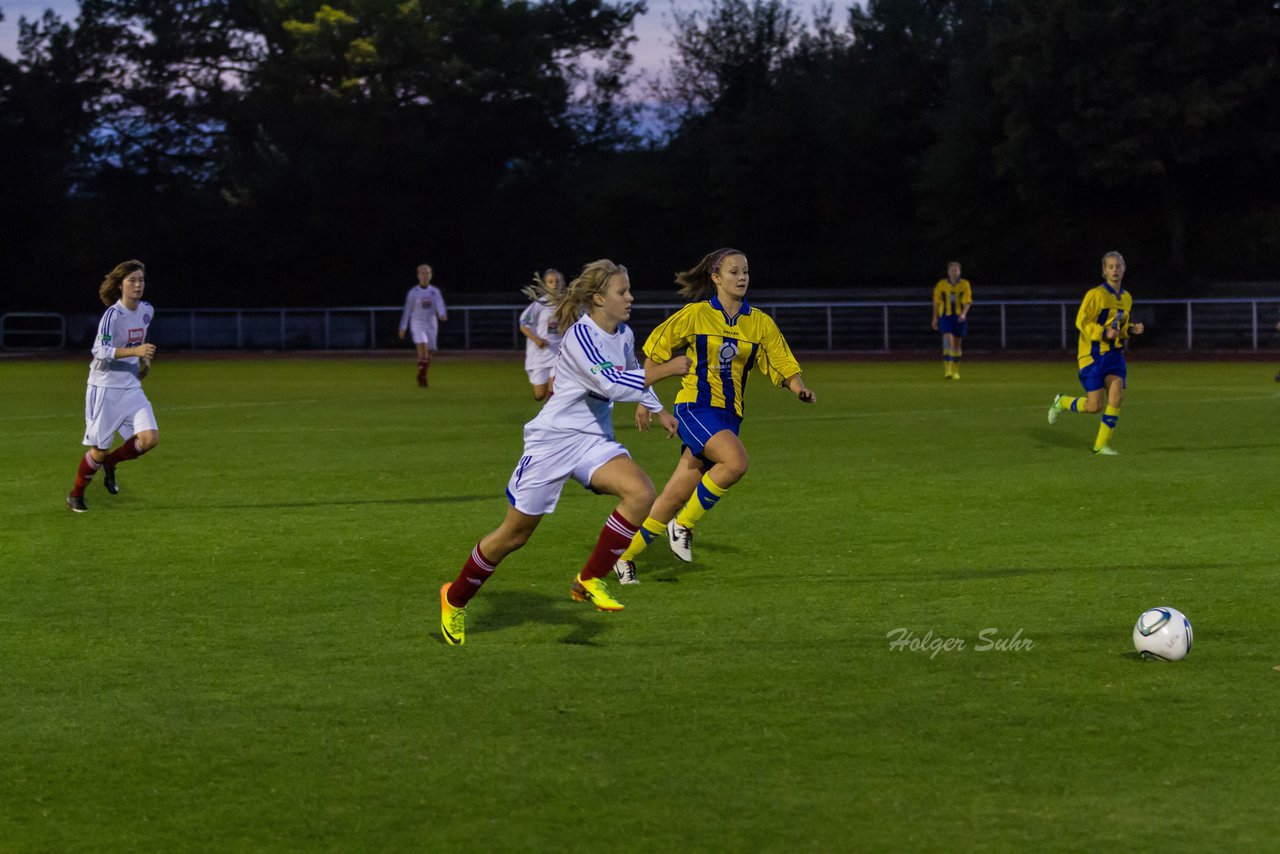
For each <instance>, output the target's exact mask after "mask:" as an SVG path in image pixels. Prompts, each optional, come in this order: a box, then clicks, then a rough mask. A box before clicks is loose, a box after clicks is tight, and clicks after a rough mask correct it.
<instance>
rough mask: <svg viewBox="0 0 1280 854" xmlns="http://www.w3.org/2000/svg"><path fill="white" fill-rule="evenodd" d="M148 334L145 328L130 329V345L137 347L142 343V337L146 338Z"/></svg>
mask: <svg viewBox="0 0 1280 854" xmlns="http://www.w3.org/2000/svg"><path fill="white" fill-rule="evenodd" d="M146 336H147V330H145V329H141V328H139V329H130V330H129V346H130V347H137V346H138V345H139V344H141V343H142V339H144V338H145V337H146Z"/></svg>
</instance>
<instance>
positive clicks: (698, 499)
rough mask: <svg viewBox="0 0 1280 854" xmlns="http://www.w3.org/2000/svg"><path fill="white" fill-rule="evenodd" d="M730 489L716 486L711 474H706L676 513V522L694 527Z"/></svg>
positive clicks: (687, 526)
mask: <svg viewBox="0 0 1280 854" xmlns="http://www.w3.org/2000/svg"><path fill="white" fill-rule="evenodd" d="M728 491H729V490H728V489H727V488H725V487H719V486H716V484H715V481H713V480H712V479H711V475H709V474H704V475H703V476H702V480H700V481H698V488H697V489H695V490H694V491H693V495H690V496H689V501H688V503H686V504H685V505H684V507H683V508H682V509H681V510H680V512H679V513H677V514H676V524H678V525H683V526H684V527H686V528H692V527H693V526H694V525H696V524H698V520H700V519H701V518H702V517H703V516H705V515H707V511H708V510H710V509H711V508H712V507H715V506H716V502H717V501H719V500H720V498H721V497H722V496H723V495H724V494H725V493H726V492H728Z"/></svg>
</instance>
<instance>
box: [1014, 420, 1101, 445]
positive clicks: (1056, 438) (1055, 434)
mask: <svg viewBox="0 0 1280 854" xmlns="http://www.w3.org/2000/svg"><path fill="white" fill-rule="evenodd" d="M1059 426H1061V425H1059ZM1025 433H1026V435H1027V436H1029V437H1030V438H1031V439H1032V440H1033V441H1035V442H1036V443H1037V444H1038V445H1039V446H1040V447H1042V448H1079V447H1081V446H1082V445H1083V444H1084V443H1085V442H1088V441H1089V440H1088V439H1083V438H1081V437H1080V436H1077V435H1075V434H1073V433H1072V432H1071V431H1070V430H1057V429H1054V428H1052V427H1050V426H1049V425H1047V424H1046V425H1045V426H1043V427H1031V428H1028V429H1027V430H1026V431H1025Z"/></svg>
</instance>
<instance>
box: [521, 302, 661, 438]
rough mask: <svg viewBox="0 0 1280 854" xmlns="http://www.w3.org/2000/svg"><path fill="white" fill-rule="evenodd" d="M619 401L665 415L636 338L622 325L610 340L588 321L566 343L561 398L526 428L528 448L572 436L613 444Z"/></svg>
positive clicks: (560, 364) (559, 369) (559, 373)
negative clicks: (646, 377) (638, 355)
mask: <svg viewBox="0 0 1280 854" xmlns="http://www.w3.org/2000/svg"><path fill="white" fill-rule="evenodd" d="M614 401H620V402H631V403H642V404H644V407H645V408H646V409H648V410H649V411H651V412H661V411H662V403H661V402H660V401H659V400H658V396H657V395H656V394H654V393H653V389H647V388H645V387H644V369H643V368H641V367H640V363H639V361H638V360H637V359H636V336H635V333H633V332H632V331H631V329H630V327H628V326H627V325H626V324H625V323H622V324H619V325H618V328H617V329H616V330H615V331H614V332H613V333H612V334H610V333H608V332H605V331H604V330H603V329H601V328H600V327H599V326H598V325H597V324H596V322H595V321H594V320H592V319H591V316H590V315H583V316H582V317H580V318H578V322H577V323H575V324H573V326H570V327H569V331H568V332H566V333H565V335H564V339H563V340H562V341H561V342H560V357H559V360H558V361H557V362H556V393H555V394H553V395H551V398H550V399H549V400H548V401H547V403H546V405H545V406H543V407H542V411H541V412H539V413H538V416H537V417H536V418H534V419H533V420H532V421H530V422H529V423H528V424H526V425H524V438H525V442H526V443H528V442H530V441H538V440H541V439H551V438H553V437H555V436H563V435H565V434H571V433H584V434H587V435H591V436H601V437H604V438H606V439H612V438H613V404H614Z"/></svg>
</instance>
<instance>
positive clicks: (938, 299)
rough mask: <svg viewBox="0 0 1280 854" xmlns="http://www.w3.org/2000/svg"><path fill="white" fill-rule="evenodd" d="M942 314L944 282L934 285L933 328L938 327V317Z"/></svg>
mask: <svg viewBox="0 0 1280 854" xmlns="http://www.w3.org/2000/svg"><path fill="white" fill-rule="evenodd" d="M940 316H942V282H938V284H936V285H934V286H933V328H934V329H937V328H938V318H939V317H940Z"/></svg>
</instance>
